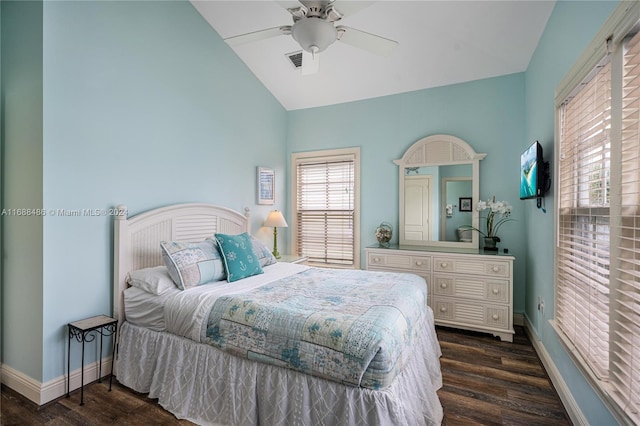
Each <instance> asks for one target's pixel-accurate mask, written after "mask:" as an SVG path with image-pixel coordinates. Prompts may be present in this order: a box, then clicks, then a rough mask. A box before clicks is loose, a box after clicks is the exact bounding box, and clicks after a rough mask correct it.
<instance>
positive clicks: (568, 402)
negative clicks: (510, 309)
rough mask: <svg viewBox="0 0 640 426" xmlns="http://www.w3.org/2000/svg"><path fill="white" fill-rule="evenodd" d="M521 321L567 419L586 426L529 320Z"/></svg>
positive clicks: (585, 420)
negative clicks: (565, 411)
mask: <svg viewBox="0 0 640 426" xmlns="http://www.w3.org/2000/svg"><path fill="white" fill-rule="evenodd" d="M523 319H524V322H525V324H524V327H525V330H526V332H527V335H528V336H529V340H531V343H532V344H533V348H534V349H535V351H536V352H537V354H538V356H539V357H540V360H541V361H542V365H543V366H544V368H545V370H547V374H548V375H549V379H551V383H553V386H554V387H555V388H556V391H557V392H558V396H560V400H561V401H562V404H563V405H564V408H565V410H567V414H568V415H569V418H570V419H571V421H572V422H573V424H574V425H584V426H588V425H589V422H588V421H587V419H586V418H585V416H584V414H582V410H580V407H579V406H578V403H577V402H576V400H575V399H574V398H573V394H572V393H571V390H569V386H567V383H566V382H565V381H564V378H563V377H562V375H561V374H560V370H558V367H556V364H555V362H553V359H552V358H551V355H549V352H547V349H546V348H545V346H544V344H543V343H542V341H541V340H539V339H538V337H537V336H536V334H535V333H534V331H533V326H532V325H531V323H530V322H529V319H528V318H525V317H523Z"/></svg>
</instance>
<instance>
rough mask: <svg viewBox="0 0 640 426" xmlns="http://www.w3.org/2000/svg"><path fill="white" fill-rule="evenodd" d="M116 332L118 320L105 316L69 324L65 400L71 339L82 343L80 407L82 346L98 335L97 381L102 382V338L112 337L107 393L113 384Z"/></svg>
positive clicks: (82, 398)
mask: <svg viewBox="0 0 640 426" xmlns="http://www.w3.org/2000/svg"><path fill="white" fill-rule="evenodd" d="M117 331H118V320H117V319H115V318H111V317H108V316H106V315H98V316H95V317H91V318H86V319H83V320H80V321H74V322H70V323H69V342H68V345H67V398H68V397H69V392H70V371H69V369H70V367H71V339H72V338H74V337H75V339H76V340H77V341H78V342H82V364H81V367H80V405H84V344H85V343H87V342H93V341H94V340H95V338H96V333H98V334H100V362H99V364H98V381H99V382H101V381H102V337H103V336H113V354H112V357H111V375H110V376H109V391H111V384H112V382H113V364H114V362H115V354H116V343H115V342H116V333H117Z"/></svg>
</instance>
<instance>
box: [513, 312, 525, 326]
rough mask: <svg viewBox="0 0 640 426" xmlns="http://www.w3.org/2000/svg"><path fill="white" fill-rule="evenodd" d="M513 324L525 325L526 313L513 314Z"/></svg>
mask: <svg viewBox="0 0 640 426" xmlns="http://www.w3.org/2000/svg"><path fill="white" fill-rule="evenodd" d="M513 325H524V315H523V314H513Z"/></svg>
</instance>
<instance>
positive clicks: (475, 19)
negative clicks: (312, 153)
mask: <svg viewBox="0 0 640 426" xmlns="http://www.w3.org/2000/svg"><path fill="white" fill-rule="evenodd" d="M191 3H192V4H193V5H194V6H195V8H196V9H197V10H198V11H199V12H200V14H202V16H203V17H204V18H205V19H206V20H207V21H208V22H209V24H210V25H211V26H212V27H213V28H214V29H215V31H216V32H217V33H218V34H219V35H220V36H221V37H222V38H223V39H226V38H228V37H232V36H236V35H239V34H244V33H249V32H253V31H258V30H262V29H265V28H272V27H278V26H281V25H292V23H293V20H292V16H291V14H290V13H289V12H288V11H287V7H297V6H299V5H300V4H299V3H298V2H296V1H217V0H216V1H210V0H209V1H196V0H192V2H191ZM346 3H353V2H347V1H343V0H336V1H335V3H334V6H335V7H336V9H338V10H340V8H341V5H342V7H343V8H344V9H345V10H349V9H350V7H349V6H352V5H349V4H346ZM366 3H367V4H366V5H365V4H357V5H356V6H359V7H356V9H360V10H358V11H357V12H355V13H353V14H351V15H346V16H345V17H343V18H342V19H341V20H340V21H339V25H345V26H347V27H352V28H356V29H358V30H362V31H365V32H368V33H373V34H376V35H379V36H382V37H385V38H388V39H392V40H395V41H397V42H398V46H397V47H396V49H395V50H394V51H393V52H392V53H391V54H390V55H389V56H378V55H375V54H372V53H370V52H368V51H366V50H362V49H359V48H356V47H353V46H351V45H348V44H345V43H342V42H340V41H337V42H335V43H333V44H332V45H331V46H329V47H328V48H327V49H326V50H325V51H324V52H322V53H320V54H319V55H320V64H319V71H318V72H317V73H315V74H312V75H302V74H301V72H300V69H296V68H295V67H294V66H293V65H292V63H291V61H290V60H289V59H288V58H287V54H289V53H292V52H296V51H300V50H301V49H300V46H299V45H298V44H297V42H296V41H295V40H293V38H292V37H291V36H289V35H281V36H276V37H272V38H268V39H264V40H259V41H254V42H251V43H247V44H242V45H238V46H233V47H232V48H233V50H234V51H235V52H236V54H237V55H238V56H239V57H240V59H242V61H244V62H245V64H246V65H247V66H248V67H249V69H251V71H252V72H253V73H254V74H255V75H256V77H257V78H258V79H259V80H260V81H262V83H263V84H264V85H265V86H266V87H267V89H268V90H269V91H270V92H271V93H273V95H274V96H275V97H276V98H277V99H278V101H279V102H280V103H281V104H282V105H283V106H284V108H286V109H287V110H296V109H302V108H311V107H317V106H324V105H331V104H338V103H343V102H350V101H355V100H361V99H368V98H374V97H379V96H385V95H390V94H395V93H403V92H409V91H414V90H420V89H427V88H432V87H438V86H445V85H449V84H454V83H461V82H466V81H472V80H478V79H483V78H488V77H496V76H501V75H507V74H512V73H517V72H522V71H525V70H526V68H527V66H528V64H529V61H530V59H531V56H532V54H533V52H534V50H535V48H536V46H537V44H538V41H539V39H540V36H541V35H542V32H543V31H544V27H545V25H546V23H547V20H548V18H549V16H550V15H551V12H552V10H553V7H554V5H555V1H544V0H542V1H541V0H534V1H525V0H503V1H484V0H472V1H395V0H387V1H375V2H366Z"/></svg>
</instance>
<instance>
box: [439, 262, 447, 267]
mask: <svg viewBox="0 0 640 426" xmlns="http://www.w3.org/2000/svg"><path fill="white" fill-rule="evenodd" d="M447 266H449V264H448V263H447V262H440V267H441V268H446V267H447Z"/></svg>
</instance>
